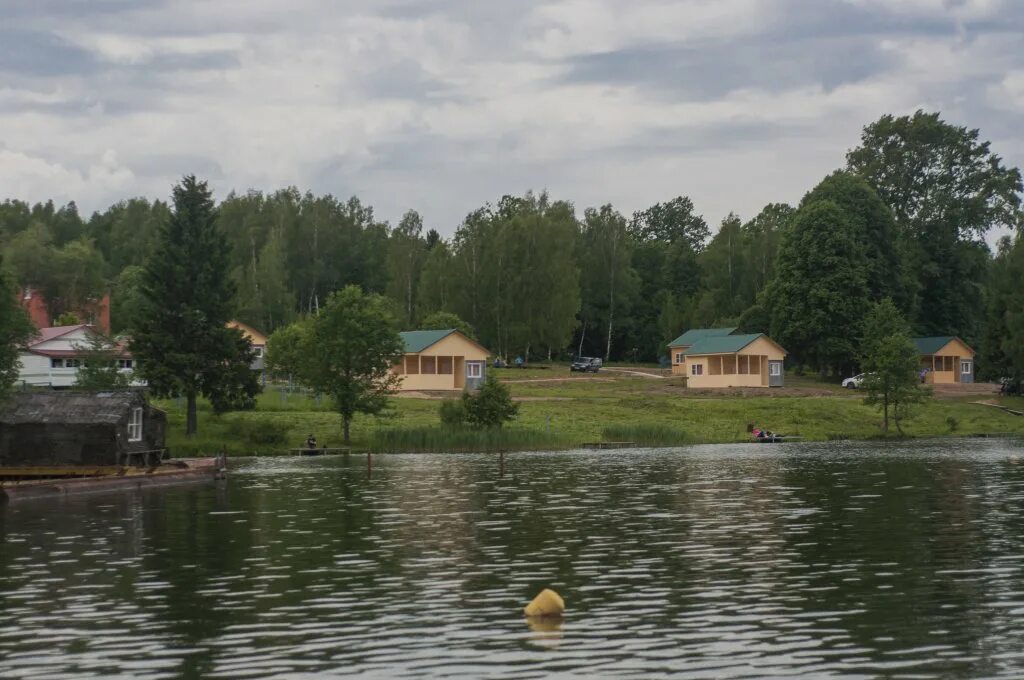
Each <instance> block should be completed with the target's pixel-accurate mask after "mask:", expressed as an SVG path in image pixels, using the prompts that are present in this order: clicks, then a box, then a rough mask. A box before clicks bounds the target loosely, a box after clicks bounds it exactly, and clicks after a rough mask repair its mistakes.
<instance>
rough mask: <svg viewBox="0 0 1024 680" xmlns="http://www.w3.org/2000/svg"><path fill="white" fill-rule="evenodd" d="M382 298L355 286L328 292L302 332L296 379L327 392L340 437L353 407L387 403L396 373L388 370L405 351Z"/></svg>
mask: <svg viewBox="0 0 1024 680" xmlns="http://www.w3.org/2000/svg"><path fill="white" fill-rule="evenodd" d="M395 325H396V322H395V319H394V317H393V316H392V313H391V307H390V305H389V303H388V301H387V300H385V299H384V298H383V297H382V296H380V295H375V294H369V295H368V294H365V293H363V291H362V290H360V289H359V287H358V286H347V287H345V288H343V289H342V290H340V291H338V292H336V293H332V294H331V295H330V297H328V299H327V304H326V305H324V307H323V308H322V309H321V310H320V314H318V315H317V316H316V317H315V318H314V319H313V320H312V322H311V323H310V326H309V328H308V332H304V333H301V335H300V338H301V340H300V344H299V347H300V348H301V349H300V351H301V355H302V358H301V359H299V360H297V361H296V364H297V366H296V368H297V370H298V376H299V379H300V381H301V382H303V383H304V384H306V385H308V386H309V387H311V388H312V389H314V390H316V391H317V392H321V393H323V394H327V395H330V397H331V399H332V400H333V402H334V407H335V409H337V411H338V413H339V414H340V415H341V424H342V432H343V435H344V439H345V443H346V444H348V443H349V442H350V441H351V438H350V428H351V424H352V418H353V417H354V416H355V415H356V414H357V413H366V414H371V415H375V414H379V413H381V412H383V411H384V410H385V409H386V408H387V406H388V395H390V394H391V393H392V392H394V391H395V389H396V388H397V387H398V384H399V382H400V377H399V376H397V375H395V374H394V373H392V371H391V369H392V367H393V366H394V365H395V364H396V363H398V361H399V359H401V357H402V355H403V352H404V345H403V343H402V339H401V337H400V336H399V335H398V331H397V330H396V329H395Z"/></svg>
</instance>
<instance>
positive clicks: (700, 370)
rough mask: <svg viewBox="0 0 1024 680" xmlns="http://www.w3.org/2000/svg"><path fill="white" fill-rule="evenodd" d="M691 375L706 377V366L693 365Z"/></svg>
mask: <svg viewBox="0 0 1024 680" xmlns="http://www.w3.org/2000/svg"><path fill="white" fill-rule="evenodd" d="M690 375H704V364H691V365H690Z"/></svg>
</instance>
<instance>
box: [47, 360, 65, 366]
mask: <svg viewBox="0 0 1024 680" xmlns="http://www.w3.org/2000/svg"><path fill="white" fill-rule="evenodd" d="M50 368H64V360H63V359H50Z"/></svg>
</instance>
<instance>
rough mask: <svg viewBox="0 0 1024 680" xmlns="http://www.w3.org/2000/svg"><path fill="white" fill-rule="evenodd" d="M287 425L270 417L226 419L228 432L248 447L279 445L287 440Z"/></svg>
mask: <svg viewBox="0 0 1024 680" xmlns="http://www.w3.org/2000/svg"><path fill="white" fill-rule="evenodd" d="M288 430H289V428H288V426H286V425H284V424H281V423H279V422H277V421H276V420H274V419H272V418H261V419H259V420H255V419H253V418H236V419H232V420H230V421H228V426H227V431H228V434H229V435H230V436H231V437H232V438H233V439H235V440H238V441H241V442H244V443H245V444H247V445H248V446H250V447H279V446H282V445H284V444H285V443H286V442H287V441H288Z"/></svg>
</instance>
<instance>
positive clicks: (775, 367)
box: [768, 361, 782, 376]
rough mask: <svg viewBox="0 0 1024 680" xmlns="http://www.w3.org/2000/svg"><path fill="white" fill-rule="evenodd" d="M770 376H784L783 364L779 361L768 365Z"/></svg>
mask: <svg viewBox="0 0 1024 680" xmlns="http://www.w3.org/2000/svg"><path fill="white" fill-rule="evenodd" d="M768 375H772V376H780V375H782V364H781V363H780V362H778V361H773V362H771V363H770V364H768Z"/></svg>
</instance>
